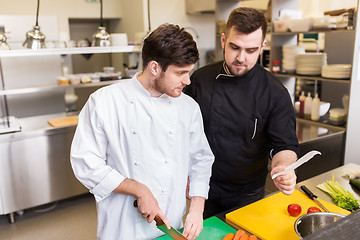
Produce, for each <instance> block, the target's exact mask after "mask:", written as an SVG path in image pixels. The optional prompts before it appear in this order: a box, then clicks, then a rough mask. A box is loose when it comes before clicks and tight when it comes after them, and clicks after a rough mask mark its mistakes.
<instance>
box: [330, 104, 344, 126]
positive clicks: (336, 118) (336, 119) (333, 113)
mask: <svg viewBox="0 0 360 240" xmlns="http://www.w3.org/2000/svg"><path fill="white" fill-rule="evenodd" d="M329 112H330V117H329V120H330V123H331V124H334V125H342V124H344V123H345V117H346V110H345V109H343V108H333V109H330V111H329Z"/></svg>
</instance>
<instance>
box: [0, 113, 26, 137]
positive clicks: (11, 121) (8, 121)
mask: <svg viewBox="0 0 360 240" xmlns="http://www.w3.org/2000/svg"><path fill="white" fill-rule="evenodd" d="M19 131H21V126H20V124H19V121H18V119H17V118H16V117H14V116H7V117H1V118H0V134H4V133H12V132H19Z"/></svg>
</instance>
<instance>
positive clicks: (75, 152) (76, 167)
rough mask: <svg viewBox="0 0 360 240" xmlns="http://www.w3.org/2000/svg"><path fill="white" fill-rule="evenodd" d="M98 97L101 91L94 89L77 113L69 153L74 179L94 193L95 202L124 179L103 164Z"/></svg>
mask: <svg viewBox="0 0 360 240" xmlns="http://www.w3.org/2000/svg"><path fill="white" fill-rule="evenodd" d="M100 100H101V92H100V91H98V92H95V93H94V94H92V95H91V96H90V98H89V100H88V101H87V103H86V104H85V106H84V107H83V109H82V111H81V112H80V114H79V122H78V126H77V128H76V131H75V135H74V139H73V141H72V144H71V152H70V161H71V165H72V168H73V171H74V174H75V176H76V178H77V179H78V180H79V181H80V182H81V183H82V184H83V185H84V186H85V187H87V188H88V189H89V190H90V192H91V193H92V194H94V196H95V199H96V201H101V200H102V199H104V198H106V197H107V196H109V195H110V194H111V193H112V191H113V190H114V189H115V188H116V187H117V186H118V185H119V184H120V183H121V182H122V181H123V180H124V179H125V177H124V176H122V175H121V174H120V173H119V172H118V171H116V170H114V169H113V168H111V167H110V166H108V165H107V164H106V149H107V141H108V140H107V137H106V134H105V132H104V130H103V127H102V125H103V122H102V118H101V116H102V114H101V108H100V107H99V106H101V103H99V101H100Z"/></svg>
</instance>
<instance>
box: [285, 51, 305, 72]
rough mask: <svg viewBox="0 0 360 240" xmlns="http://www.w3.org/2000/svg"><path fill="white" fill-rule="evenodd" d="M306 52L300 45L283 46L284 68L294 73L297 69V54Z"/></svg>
mask: <svg viewBox="0 0 360 240" xmlns="http://www.w3.org/2000/svg"><path fill="white" fill-rule="evenodd" d="M303 53H305V48H304V47H303V46H298V45H285V46H283V47H282V55H283V58H282V69H283V70H284V71H285V72H288V73H293V72H295V69H296V56H297V55H298V54H303Z"/></svg>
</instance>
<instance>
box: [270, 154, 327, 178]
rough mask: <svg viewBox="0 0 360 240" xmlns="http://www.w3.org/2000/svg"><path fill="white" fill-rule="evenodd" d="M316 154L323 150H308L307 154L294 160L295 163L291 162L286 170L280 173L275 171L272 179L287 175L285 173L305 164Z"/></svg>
mask: <svg viewBox="0 0 360 240" xmlns="http://www.w3.org/2000/svg"><path fill="white" fill-rule="evenodd" d="M316 154H320V155H321V152H319V151H316V150H313V151H310V152H308V153H307V154H305V155H304V156H302V157H301V158H299V159H298V160H297V161H296V162H294V163H293V164H291V165H289V166H288V167H287V168H285V170H284V171H282V172H278V173H275V174H274V175H272V177H271V179H274V178H277V177H278V176H281V175H285V174H287V173H289V172H290V171H292V170H295V169H296V168H298V167H300V166H301V165H302V164H304V163H306V162H307V161H309V160H310V159H312V158H313V157H314V156H315V155H316Z"/></svg>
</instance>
